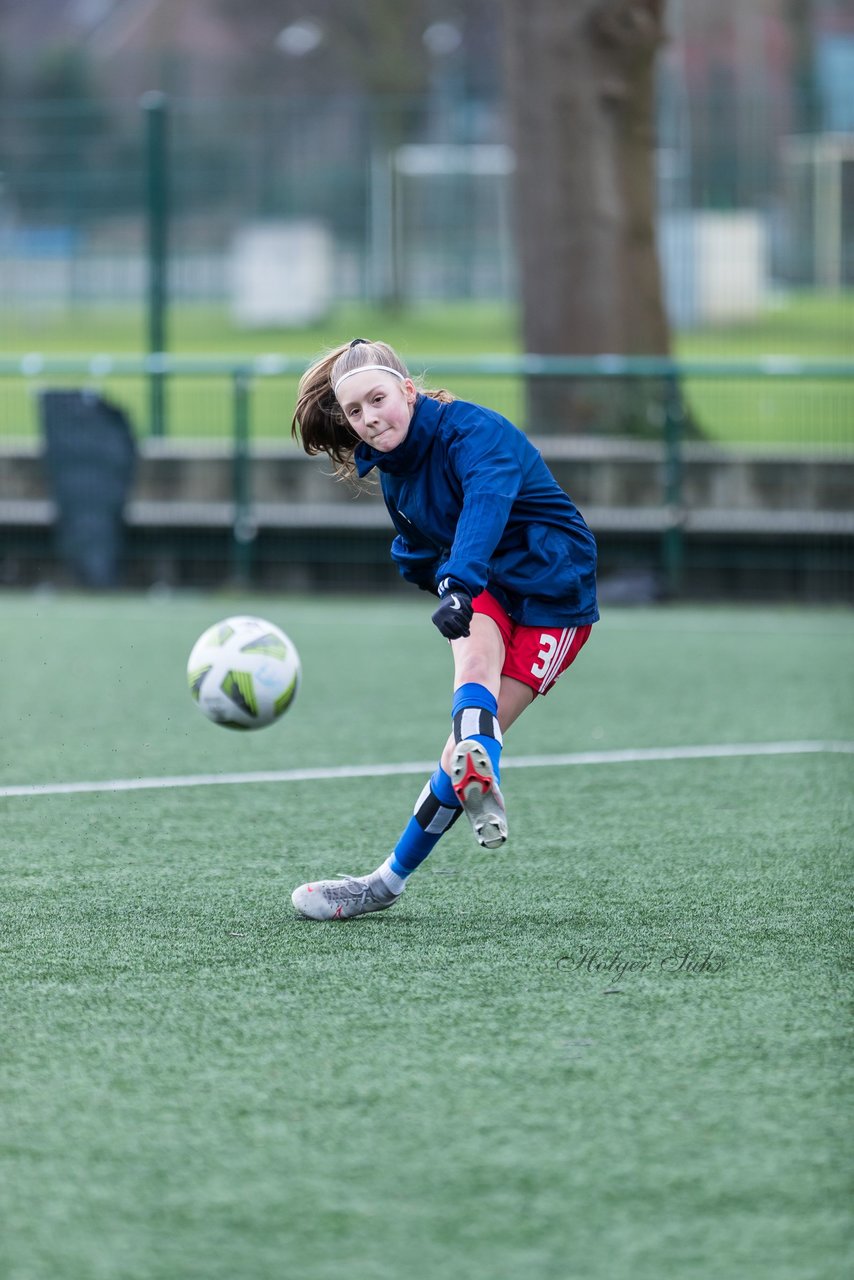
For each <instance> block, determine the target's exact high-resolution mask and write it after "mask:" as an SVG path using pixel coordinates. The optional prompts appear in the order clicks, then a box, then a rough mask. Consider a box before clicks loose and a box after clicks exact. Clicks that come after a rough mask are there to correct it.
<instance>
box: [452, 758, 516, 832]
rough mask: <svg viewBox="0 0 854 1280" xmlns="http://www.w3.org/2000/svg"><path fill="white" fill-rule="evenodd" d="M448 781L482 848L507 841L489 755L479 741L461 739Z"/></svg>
mask: <svg viewBox="0 0 854 1280" xmlns="http://www.w3.org/2000/svg"><path fill="white" fill-rule="evenodd" d="M451 782H452V783H453V787H454V791H455V792H456V796H457V799H458V800H459V802H460V804H461V805H462V806H463V811H464V813H465V815H466V817H467V818H468V820H469V822H470V823H471V825H472V830H473V831H474V835H475V839H476V840H477V842H478V844H480V845H483V847H484V849H497V848H499V847H500V846H501V845H502V844H504V841H505V840H506V839H507V812H506V810H505V808H504V797H503V796H502V794H501V792H500V790H499V788H498V783H497V782H496V781H495V773H494V770H493V768H492V761H491V760H490V758H489V753H488V752H487V751H486V749H485V748H484V747H482V746H481V744H480V743H479V742H475V741H474V739H472V738H464V739H463V741H462V742H458V743H457V745H456V747H455V748H454V754H453V756H452V757H451Z"/></svg>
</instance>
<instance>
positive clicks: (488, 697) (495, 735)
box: [452, 683, 504, 783]
mask: <svg viewBox="0 0 854 1280" xmlns="http://www.w3.org/2000/svg"><path fill="white" fill-rule="evenodd" d="M452 715H453V720H454V737H455V738H456V740H457V742H462V740H463V738H473V739H474V741H475V742H479V743H480V745H481V746H482V747H483V748H484V750H485V751H486V752H487V754H488V756H489V758H490V760H491V761H492V768H493V771H494V773H495V781H496V782H497V783H500V781H501V748H502V746H503V745H504V743H503V739H502V737H501V729H500V727H499V724H498V703H497V701H496V699H495V695H494V694H492V693H490V692H489V690H488V689H487V688H486V687H485V686H484V685H482V684H474V683H471V684H461V685H460V687H459V689H457V690H456V691H455V693H454V706H453V712H452Z"/></svg>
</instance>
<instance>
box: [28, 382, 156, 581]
mask: <svg viewBox="0 0 854 1280" xmlns="http://www.w3.org/2000/svg"><path fill="white" fill-rule="evenodd" d="M41 423H42V433H43V436H44V442H45V454H44V462H45V470H46V473H47V480H48V485H49V488H50V493H51V496H52V497H53V499H54V501H55V502H56V505H57V512H58V518H57V526H56V534H57V543H58V550H59V554H60V555H61V556H62V558H63V560H65V562H66V563H67V564H68V565H69V567H70V568H71V569H72V571H73V573H74V576H75V578H76V580H77V582H78V583H79V584H80V585H81V586H86V587H95V588H104V587H114V586H117V585H118V581H119V565H120V562H121V557H122V552H123V547H124V506H125V502H126V500H127V496H128V493H129V492H130V487H131V484H132V482H133V474H134V467H135V463H136V445H135V442H134V436H133V430H132V428H131V424H130V422H129V420H128V417H127V415H126V414H125V412H124V411H123V410H122V409H120V408H119V407H118V406H117V405H114V404H111V403H110V402H109V401H108V400H105V399H103V397H101V396H99V395H97V394H96V393H95V392H92V391H78V390H74V391H71V390H69V391H44V392H42V394H41Z"/></svg>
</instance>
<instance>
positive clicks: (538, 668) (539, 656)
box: [472, 591, 592, 693]
mask: <svg viewBox="0 0 854 1280" xmlns="http://www.w3.org/2000/svg"><path fill="white" fill-rule="evenodd" d="M472 604H473V607H474V611H475V613H485V614H486V616H487V618H492V620H493V622H495V623H496V624H497V626H498V630H499V631H500V632H501V638H502V640H503V641H504V666H503V667H502V668H501V674H502V675H503V676H512V678H513V679H514V680H519V681H521V683H522V684H526V685H528V686H529V687H530V688H531V689H533V690H534V692H535V693H548V691H549V689H551V687H552V685H553V684H554V682H555V680H557V678H558V676H559V675H561V674H562V673H563V672H564V671H566V669H567V667H568V666H570V665H571V663H573V662H574V661H575V659H576V658H577V657H578V654H579V653H580V651H581V649H582V647H583V645H585V644H586V642H587V639H588V637H589V635H590V632H591V629H592V628H591V627H590V626H585V627H523V626H522V624H521V623H520V622H514V621H513V619H512V618H511V617H510V616H509V615H508V614H507V613H505V611H504V609H503V608H502V607H501V605H500V604H499V603H498V601H497V600H496V599H495V596H491V595H490V594H489V592H488V591H481V593H480V595H479V596H475V598H474V600H473V601H472Z"/></svg>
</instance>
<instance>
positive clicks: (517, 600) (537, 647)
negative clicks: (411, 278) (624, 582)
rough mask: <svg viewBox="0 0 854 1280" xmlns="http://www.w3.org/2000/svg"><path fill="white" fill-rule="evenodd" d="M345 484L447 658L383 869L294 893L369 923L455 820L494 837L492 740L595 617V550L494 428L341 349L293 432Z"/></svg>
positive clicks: (316, 371)
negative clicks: (375, 498) (420, 779)
mask: <svg viewBox="0 0 854 1280" xmlns="http://www.w3.org/2000/svg"><path fill="white" fill-rule="evenodd" d="M292 433H293V435H294V436H295V437H301V439H302V444H303V448H304V449H305V451H306V452H307V453H310V454H316V453H326V454H328V455H329V457H330V458H332V460H333V461H334V462H335V463H336V465H337V467H338V468H339V471H340V472H341V473H342V474H352V473H353V472H355V473H356V474H357V475H358V476H360V477H362V476H366V475H368V473H369V472H370V471H372V470H374V469H376V470H377V471H378V472H379V477H380V484H381V486H382V493H383V497H384V499H385V503H386V507H387V508H388V513H389V515H390V517H391V522H392V524H393V525H394V527H395V530H396V532H397V536H396V537H395V539H394V541H393V542H392V546H391V555H392V559H393V560H394V561H395V563H396V564H397V567H398V569H399V570H400V572H401V574H402V575H403V577H404V578H405V579H406V580H407V582H412V583H414V584H415V586H417V587H421V588H422V589H424V590H426V591H431V592H433V593H434V594H435V595H437V596H438V598H439V605H438V608H437V609H436V610H435V611H434V613H433V623H434V624H435V626H436V627H437V628H438V629H439V631H440V632H441V634H442V635H443V636H444V637H445V638H446V639H447V640H449V641H450V643H451V652H452V654H453V658H454V693H453V702H452V708H451V720H452V725H453V728H452V732H451V735H450V737H449V738H448V741H447V743H446V744H445V748H444V750H443V752H442V755H441V759H440V761H439V765H438V768H437V769H436V772H435V773H434V774H433V776H432V778H430V780H429V781H428V782H427V784H426V786H425V787H424V790H423V791H422V792H421V794H420V796H419V797H418V800H417V802H416V804H415V810H414V813H413V815H412V817H411V818H410V819H409V822H408V823H407V825H406V827H405V829H404V830H403V832H402V834H401V836H400V839H399V840H398V842H397V844H396V845H395V847H394V850H393V851H392V853H391V854H390V856H389V857H388V858H386V859H385V861H384V862H383V863H381V865H380V866H379V867H377V869H376V870H375V871H372V872H371V873H370V874H369V875H364V876H345V877H343V878H340V879H334V880H317V881H313V882H311V883H309V884H303V885H300V886H299V888H298V889H295V890H294V892H293V895H292V900H293V904H294V906H295V907H296V909H297V910H298V911H299V912H300V914H301V915H303V916H308V917H309V918H310V919H312V920H346V919H349V918H350V917H352V916H360V915H364V914H366V913H367V912H369V911H382V910H384V909H385V908H387V907H390V906H392V905H393V904H394V903H395V902H396V901H397V900H398V898H399V897H400V895H401V893H402V892H403V889H404V886H405V884H406V881H407V878H408V877H409V876H410V875H411V874H412V872H413V871H415V869H416V868H417V867H418V866H420V864H421V863H422V862H423V861H424V859H425V858H426V857H427V855H428V854H429V853H430V851H431V850H432V849H433V847H434V846H435V844H436V842H437V841H438V840H439V839H440V838H441V837H442V836H443V835H444V833H445V832H446V831H447V830H448V828H449V827H450V826H451V825H452V824H453V823H454V822H455V821H456V819H457V818H458V817H459V816H460V813H463V812H464V813H465V814H466V817H467V818H468V819H469V821H470V822H471V825H472V829H473V831H474V835H475V839H476V840H477V842H478V843H479V844H480V845H482V846H483V847H484V848H486V849H496V848H498V847H499V846H500V845H502V844H503V843H504V841H505V840H506V839H507V817H506V813H505V808H504V799H503V797H502V795H501V790H500V788H499V782H500V768H499V762H500V757H501V747H502V737H501V734H502V730H507V729H508V728H509V727H510V725H511V724H513V722H514V720H517V719H518V717H519V716H520V715H521V714H522V712H523V711H524V710H525V709H526V708H527V707H529V706H530V705H531V703H532V702H533V701H534V699H535V698H536V697H537V696H539V695H542V694H545V693H548V691H549V689H550V688H551V687H552V685H553V684H554V682H555V681H556V680H557V678H558V676H559V675H560V674H561V673H562V672H563V671H565V670H566V668H567V667H568V666H569V665H570V663H571V662H573V661H574V660H575V658H576V657H577V655H578V653H579V651H580V649H581V647H582V645H583V644H584V643H585V642H586V640H587V638H588V636H589V635H590V629H591V626H592V624H593V623H594V622H595V621H596V620H597V618H598V617H599V612H598V609H597V607H596V544H595V542H594V540H593V535H592V534H591V532H590V530H589V529H588V527H587V525H586V524H585V522H584V520H583V518H582V516H581V514H580V513H579V511H578V510H577V509H576V507H575V506H574V504H573V503H572V502H571V501H570V499H569V498H568V497H567V496H566V494H565V493H564V492H563V490H562V489H561V488H560V486H559V485H558V483H557V481H556V480H555V479H554V477H553V476H552V474H551V472H550V471H549V469H548V467H547V466H546V464H545V462H544V461H543V459H542V457H541V455H540V454H539V452H538V451H537V450H536V449H535V448H534V446H533V445H532V444H531V443H530V441H529V440H528V439H527V438H526V437H525V436H524V435H523V434H522V432H521V431H519V429H518V428H517V427H514V426H513V424H512V423H511V422H508V421H507V419H506V418H502V417H501V415H500V414H498V413H495V412H493V410H491V409H485V408H482V407H481V406H480V405H476V404H469V403H467V402H466V401H464V400H457V399H455V398H454V397H453V396H452V395H450V394H449V393H448V392H447V391H423V390H419V389H418V387H416V385H415V383H414V382H413V380H412V378H411V377H410V375H409V372H408V370H407V368H406V366H405V365H404V363H403V361H402V360H401V359H400V357H399V356H398V355H397V353H396V352H395V351H394V350H393V349H392V348H391V347H389V346H388V345H387V344H386V343H384V342H369V341H367V340H366V339H365V338H354V340H353V341H352V342H351V343H349V345H347V346H343V347H338V348H337V349H336V350H334V351H331V352H329V354H328V355H326V356H324V357H323V358H322V359H320V360H318V361H317V362H316V363H315V364H313V365H312V366H311V368H309V369H308V370H307V371H306V373H305V374H304V375H303V377H302V379H301V381H300V384H299V391H298V395H297V405H296V411H295V414H294V420H293V425H292Z"/></svg>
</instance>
